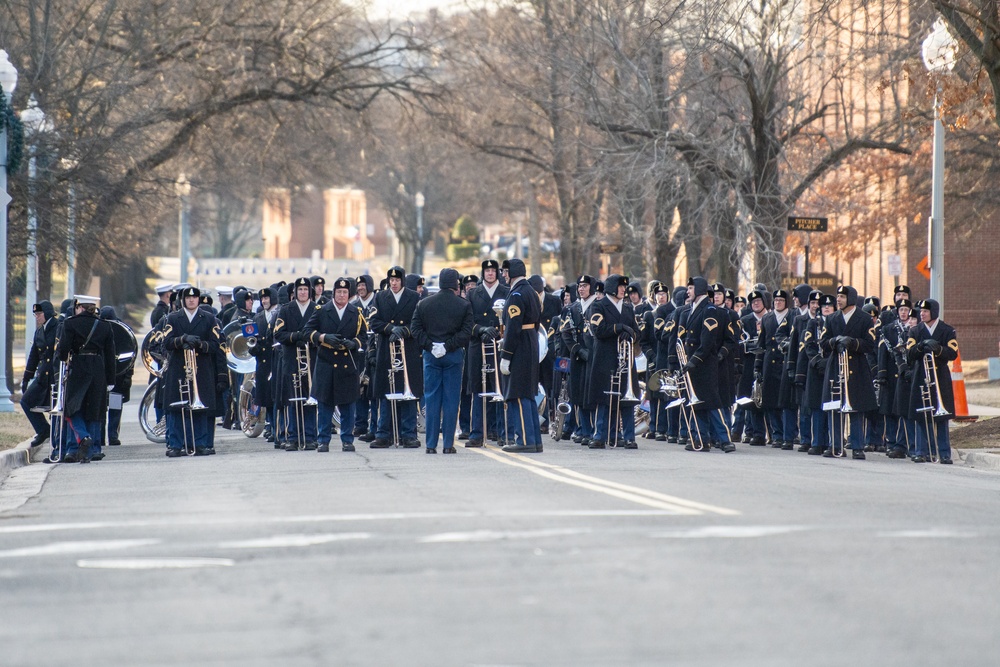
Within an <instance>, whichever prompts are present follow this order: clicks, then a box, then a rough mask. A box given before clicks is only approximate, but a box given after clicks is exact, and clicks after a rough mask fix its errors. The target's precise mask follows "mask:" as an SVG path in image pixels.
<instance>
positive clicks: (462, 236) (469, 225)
mask: <svg viewBox="0 0 1000 667" xmlns="http://www.w3.org/2000/svg"><path fill="white" fill-rule="evenodd" d="M451 240H452V242H453V243H471V242H473V241H478V240H479V225H477V224H476V221H475V220H473V219H472V217H471V216H468V215H463V216H462V217H461V218H459V219H458V220H456V221H455V226H454V227H453V228H452V230H451Z"/></svg>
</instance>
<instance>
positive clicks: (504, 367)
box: [500, 359, 510, 375]
mask: <svg viewBox="0 0 1000 667" xmlns="http://www.w3.org/2000/svg"><path fill="white" fill-rule="evenodd" d="M500 372H501V373H503V374H504V375H510V359H501V360H500Z"/></svg>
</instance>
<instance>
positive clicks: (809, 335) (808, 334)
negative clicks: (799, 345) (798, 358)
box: [802, 331, 813, 341]
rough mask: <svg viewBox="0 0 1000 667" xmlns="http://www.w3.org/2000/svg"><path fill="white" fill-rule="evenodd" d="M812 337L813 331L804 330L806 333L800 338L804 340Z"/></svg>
mask: <svg viewBox="0 0 1000 667" xmlns="http://www.w3.org/2000/svg"><path fill="white" fill-rule="evenodd" d="M812 337H813V333H812V331H807V332H806V335H805V336H803V337H802V340H804V341H806V340H811V339H812Z"/></svg>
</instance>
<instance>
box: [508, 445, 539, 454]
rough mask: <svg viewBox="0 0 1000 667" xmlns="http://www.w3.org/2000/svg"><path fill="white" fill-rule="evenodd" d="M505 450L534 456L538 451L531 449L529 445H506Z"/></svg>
mask: <svg viewBox="0 0 1000 667" xmlns="http://www.w3.org/2000/svg"><path fill="white" fill-rule="evenodd" d="M503 450H504V451H505V452H514V453H516V454H534V453H536V452H537V451H538V449H537V448H535V447H529V446H528V445H504V447H503Z"/></svg>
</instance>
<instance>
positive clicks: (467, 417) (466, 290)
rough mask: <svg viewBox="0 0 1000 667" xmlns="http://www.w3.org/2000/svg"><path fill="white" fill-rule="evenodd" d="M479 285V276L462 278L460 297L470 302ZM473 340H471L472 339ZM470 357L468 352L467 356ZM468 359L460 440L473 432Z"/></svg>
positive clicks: (464, 379) (460, 406)
mask: <svg viewBox="0 0 1000 667" xmlns="http://www.w3.org/2000/svg"><path fill="white" fill-rule="evenodd" d="M478 284H479V276H477V275H475V274H469V275H467V276H465V277H464V278H462V291H461V294H460V296H461V297H462V298H463V299H465V300H466V301H468V300H469V294H470V293H471V292H472V290H474V289H476V286H477V285H478ZM470 340H471V339H470ZM465 356H466V357H468V356H469V355H468V352H466V354H465ZM467 362H468V359H466V368H465V369H464V371H463V373H462V398H461V400H459V402H458V439H459V440H468V439H469V433H470V431H472V400H473V399H472V390H471V389H470V388H469V373H468V363H467Z"/></svg>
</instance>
